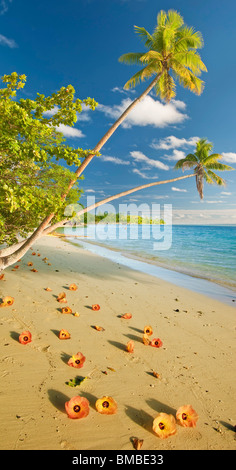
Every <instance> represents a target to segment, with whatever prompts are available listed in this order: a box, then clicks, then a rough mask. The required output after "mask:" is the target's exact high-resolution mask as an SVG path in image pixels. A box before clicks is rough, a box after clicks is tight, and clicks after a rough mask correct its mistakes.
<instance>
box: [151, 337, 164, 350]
mask: <svg viewBox="0 0 236 470" xmlns="http://www.w3.org/2000/svg"><path fill="white" fill-rule="evenodd" d="M162 344H163V343H162V341H161V340H160V338H153V339H152V341H151V342H150V346H153V347H154V348H161V346H162Z"/></svg>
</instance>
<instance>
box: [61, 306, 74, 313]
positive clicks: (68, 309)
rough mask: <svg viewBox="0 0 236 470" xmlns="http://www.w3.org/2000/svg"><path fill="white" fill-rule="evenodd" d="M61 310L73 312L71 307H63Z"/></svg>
mask: <svg viewBox="0 0 236 470" xmlns="http://www.w3.org/2000/svg"><path fill="white" fill-rule="evenodd" d="M61 312H62V313H72V310H71V308H70V307H63V308H62V309H61Z"/></svg>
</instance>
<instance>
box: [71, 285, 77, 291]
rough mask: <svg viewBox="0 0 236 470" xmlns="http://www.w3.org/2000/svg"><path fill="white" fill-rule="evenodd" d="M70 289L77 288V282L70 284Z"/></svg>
mask: <svg viewBox="0 0 236 470" xmlns="http://www.w3.org/2000/svg"><path fill="white" fill-rule="evenodd" d="M69 289H70V290H77V289H78V287H77V285H76V284H71V285H70V286H69Z"/></svg>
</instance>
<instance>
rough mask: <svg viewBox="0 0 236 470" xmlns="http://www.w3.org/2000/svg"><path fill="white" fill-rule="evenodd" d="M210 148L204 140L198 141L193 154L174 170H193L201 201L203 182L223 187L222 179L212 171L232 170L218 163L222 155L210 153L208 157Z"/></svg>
mask: <svg viewBox="0 0 236 470" xmlns="http://www.w3.org/2000/svg"><path fill="white" fill-rule="evenodd" d="M212 148H213V144H212V143H210V142H207V140H206V139H200V140H199V141H198V142H197V144H196V151H195V153H189V154H188V155H187V156H186V157H185V158H182V159H181V160H179V161H178V162H177V163H176V165H175V169H180V168H182V170H183V171H184V170H187V169H190V168H194V173H195V176H196V185H197V191H198V193H199V196H200V198H201V199H203V184H204V180H205V181H206V182H207V183H209V184H214V183H216V184H218V185H219V186H225V181H224V180H223V178H221V177H220V176H218V175H217V174H216V173H215V172H214V171H213V170H218V171H225V170H234V168H232V167H231V166H229V165H223V164H222V163H219V162H218V160H219V159H220V158H223V155H220V154H219V153H212V154H211V155H210V152H211V150H212Z"/></svg>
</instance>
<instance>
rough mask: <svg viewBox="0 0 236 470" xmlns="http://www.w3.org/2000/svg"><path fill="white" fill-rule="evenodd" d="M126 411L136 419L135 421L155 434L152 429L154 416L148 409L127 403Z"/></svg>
mask: <svg viewBox="0 0 236 470" xmlns="http://www.w3.org/2000/svg"><path fill="white" fill-rule="evenodd" d="M125 413H126V414H127V416H128V417H129V418H130V419H131V420H132V421H134V423H136V424H138V425H139V426H141V427H142V428H143V429H145V430H146V431H148V432H150V433H151V434H155V433H154V431H153V430H152V425H153V416H151V415H149V414H148V413H147V412H146V411H144V410H140V409H137V408H134V407H132V406H130V405H126V407H125Z"/></svg>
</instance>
